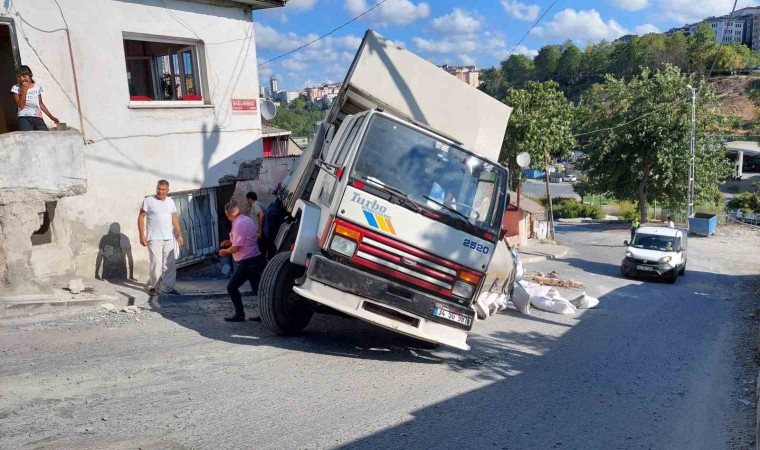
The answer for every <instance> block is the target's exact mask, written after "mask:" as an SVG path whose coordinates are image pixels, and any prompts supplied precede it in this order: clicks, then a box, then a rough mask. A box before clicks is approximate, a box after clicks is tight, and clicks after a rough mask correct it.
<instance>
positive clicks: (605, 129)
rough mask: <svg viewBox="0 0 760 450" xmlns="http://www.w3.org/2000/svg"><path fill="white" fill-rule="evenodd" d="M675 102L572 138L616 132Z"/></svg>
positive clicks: (673, 102)
mask: <svg viewBox="0 0 760 450" xmlns="http://www.w3.org/2000/svg"><path fill="white" fill-rule="evenodd" d="M676 102H678V100H674V101H672V102H670V103H667V104H665V105H662V106H660V107H659V108H657V109H655V110H652V111H649V112H648V113H644V114H642V115H640V116H638V117H635V118H633V119H631V120H628V121H626V122H623V123H621V124H618V125H614V126H611V127H607V128H600V129H598V130H594V131H587V132H585V133H578V134H574V135H573V137H579V136H586V135H589V134H596V133H601V132H603V131H611V130H616V129H618V128H622V127H624V126H626V125H629V124H632V123H633V122H638V121H639V120H641V119H643V118H645V117H647V116H651V115H652V114H655V113H658V112H660V111H662V110H663V109H665V108H667V107H669V106H673V105H674V104H675V103H676Z"/></svg>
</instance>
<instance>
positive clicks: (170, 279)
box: [148, 239, 177, 291]
mask: <svg viewBox="0 0 760 450" xmlns="http://www.w3.org/2000/svg"><path fill="white" fill-rule="evenodd" d="M148 251H149V252H150V280H148V289H158V287H159V283H160V282H163V285H164V290H165V291H171V290H172V289H174V282H175V280H176V279H177V267H176V266H175V264H174V263H175V255H174V239H169V240H166V241H150V242H148Z"/></svg>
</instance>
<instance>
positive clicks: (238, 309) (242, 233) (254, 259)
mask: <svg viewBox="0 0 760 450" xmlns="http://www.w3.org/2000/svg"><path fill="white" fill-rule="evenodd" d="M224 212H225V215H226V216H227V218H228V219H230V221H231V222H232V231H230V239H229V240H227V241H224V242H222V245H221V246H222V247H226V248H222V250H220V251H219V256H221V257H226V256H229V255H232V259H234V260H235V272H234V273H233V274H232V279H230V282H229V284H227V292H229V294H230V298H232V304H233V305H234V306H235V314H233V315H232V316H229V317H225V318H224V320H226V321H227V322H243V321H245V311H244V310H243V298H242V296H241V295H240V286H242V285H243V284H244V283H245V281H246V280H248V281H249V282H250V283H251V290H253V294H254V295H257V293H258V290H259V281H260V280H261V272H262V271H263V270H264V266H265V265H266V262H267V260H266V258H265V257H264V255H262V254H261V252H260V251H259V246H258V244H257V240H258V235H259V232H258V229H257V225H256V223H255V222H254V221H253V220H252V219H251V218H250V217H248V216H246V215H245V214H242V213H241V211H240V208H239V207H238V205H237V203H236V202H235V201H234V200H230V201H229V202H228V203H227V204H226V205H225V206H224ZM251 320H254V321H261V318H260V317H259V316H258V315H257V316H256V317H252V318H251Z"/></svg>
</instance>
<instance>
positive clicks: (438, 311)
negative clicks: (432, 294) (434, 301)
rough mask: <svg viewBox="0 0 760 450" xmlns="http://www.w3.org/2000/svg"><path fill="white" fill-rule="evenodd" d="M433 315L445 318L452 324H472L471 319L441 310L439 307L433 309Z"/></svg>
mask: <svg viewBox="0 0 760 450" xmlns="http://www.w3.org/2000/svg"><path fill="white" fill-rule="evenodd" d="M433 315H434V316H438V317H441V318H444V319H446V320H450V321H452V322H457V323H461V324H462V325H467V326H469V325H470V324H471V323H472V318H471V317H467V316H463V315H462V314H457V313H454V312H451V311H449V310H448V309H445V308H439V307H438V306H436V307H434V308H433Z"/></svg>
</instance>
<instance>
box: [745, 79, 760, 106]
mask: <svg viewBox="0 0 760 450" xmlns="http://www.w3.org/2000/svg"><path fill="white" fill-rule="evenodd" d="M745 94H747V97H748V98H749V99H750V101H751V102H752V103H754V104H755V106H757V107H758V108H760V80H752V81H750V82H749V84H748V85H747V89H746V92H745Z"/></svg>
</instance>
